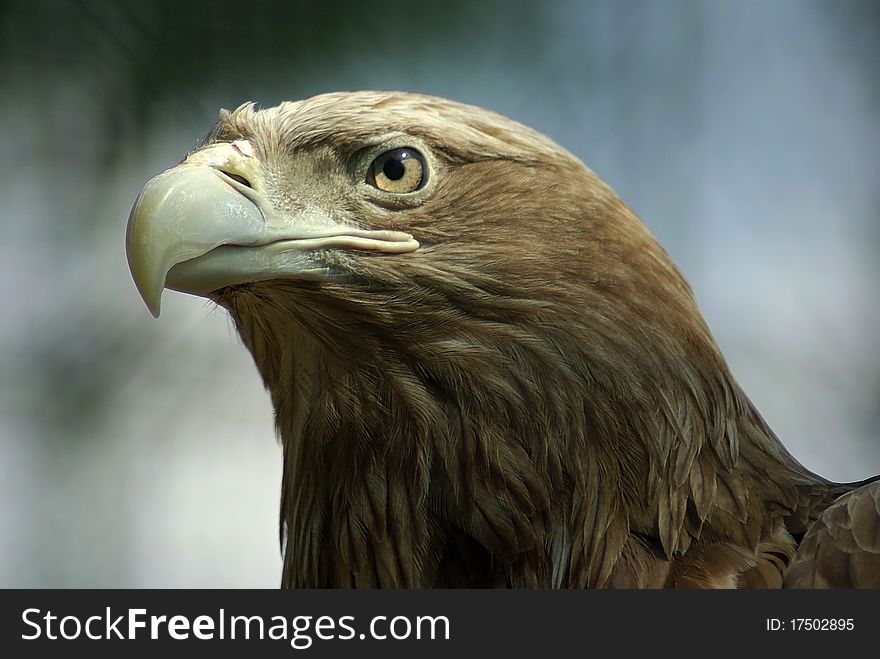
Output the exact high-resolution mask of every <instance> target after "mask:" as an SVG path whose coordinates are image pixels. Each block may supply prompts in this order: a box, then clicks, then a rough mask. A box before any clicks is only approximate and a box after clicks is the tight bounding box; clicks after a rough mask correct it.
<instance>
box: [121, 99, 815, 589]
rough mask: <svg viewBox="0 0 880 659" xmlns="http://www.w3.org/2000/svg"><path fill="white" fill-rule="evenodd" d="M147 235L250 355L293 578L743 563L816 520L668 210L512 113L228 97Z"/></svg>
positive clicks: (404, 581)
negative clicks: (654, 229)
mask: <svg viewBox="0 0 880 659" xmlns="http://www.w3.org/2000/svg"><path fill="white" fill-rule="evenodd" d="M127 252H128V259H129V264H130V267H131V271H132V274H133V277H134V280H135V282H136V284H137V287H138V290H139V291H140V293H141V295H142V297H143V298H144V300H145V302H146V303H147V306H148V307H149V309H150V310H151V311H152V312H153V314H154V315H158V313H159V305H160V300H161V296H162V292H163V289H164V288H171V289H175V290H178V291H183V292H186V293H191V294H195V295H200V296H203V297H206V298H209V299H211V300H213V301H215V302H216V303H218V304H219V305H221V306H223V307H224V308H226V309H227V310H228V311H229V312H230V315H231V316H232V318H233V320H234V322H235V324H236V327H237V329H238V331H239V333H240V335H241V337H242V339H243V341H244V343H245V345H246V346H247V348H248V349H249V350H250V351H251V353H252V355H253V357H254V360H255V362H256V364H257V366H258V369H259V371H260V373H261V375H262V378H263V380H264V382H265V384H266V386H267V388H268V390H269V392H270V394H271V397H272V401H273V405H274V407H275V411H276V422H277V426H278V430H279V434H280V436H281V439H282V443H283V445H284V454H285V457H284V461H285V464H284V481H283V492H282V515H281V517H282V525H281V526H282V540H283V542H284V547H285V549H284V552H285V576H284V583H285V584H286V585H291V586H304V585H312V586H340V585H342V586H350V585H366V586H377V585H394V586H401V585H406V586H429V585H512V586H516V585H522V586H559V585H572V586H605V585H624V586H625V585H668V584H676V585H683V584H703V585H705V584H714V585H718V584H721V585H729V584H734V583H736V581H737V579H741V578H742V575H743V574H745V573H746V572H747V571H748V570H752V569H757V568H756V566H759V565H762V563H761V560H762V559H761V558H760V557H761V555H762V554H761V552H762V551H764V552H765V553H766V552H767V551H770V550H767V547H771V549H772V551H773V552H776V553H775V554H774V556H784V557H790V555H791V553H792V547H793V540H792V539H791V536H790V535H789V531H791V532H792V533H797V532H802V530H803V529H802V527H803V526H804V524H805V523H806V521H807V520H808V519H809V518H810V516H811V515H813V513H812V510H813V509H812V508H810V507H809V506H808V505H806V504H804V501H808V500H809V501H812V500H813V499H815V496H818V495H815V496H814V494H815V493H814V490H815V489H816V488H819V490H821V486H820V485H817V483H819V481H818V480H817V477H814V476H813V475H812V474H810V473H809V472H807V471H806V470H805V469H803V468H802V467H801V466H800V465H798V464H797V463H796V462H795V461H794V460H793V459H792V458H791V457H790V456H789V455H788V454H787V452H786V451H785V450H784V449H783V448H782V446H781V445H780V444H779V442H778V440H776V438H775V436H774V435H773V434H772V432H771V431H770V430H769V428H767V426H766V424H764V422H763V421H762V420H761V418H760V416H759V415H758V414H757V412H756V411H755V410H754V408H753V407H752V405H751V403H749V401H748V399H747V398H746V397H745V396H744V395H743V394H742V392H741V390H740V389H739V387H738V386H737V385H736V383H735V381H734V380H733V379H732V378H731V376H730V374H729V372H728V369H727V366H726V364H725V362H724V360H723V358H722V357H721V354H720V352H719V351H718V349H717V347H716V345H715V343H714V341H713V340H712V337H711V334H710V333H709V330H708V328H707V326H706V324H705V322H704V321H703V319H702V316H701V315H700V313H699V310H698V309H697V306H696V303H695V301H694V297H693V294H692V292H691V289H690V287H689V286H688V284H687V282H686V281H685V280H684V278H683V277H682V276H681V274H680V273H679V271H678V270H677V269H676V267H675V266H674V265H673V264H672V262H671V260H670V259H669V257H668V256H667V254H666V253H665V252H664V251H663V249H662V248H661V247H660V246H659V245H658V243H657V241H656V240H655V239H654V237H653V236H652V235H651V233H650V232H649V231H648V229H647V228H646V227H645V226H644V224H642V222H641V221H640V220H639V219H638V218H637V217H636V216H635V215H634V214H633V213H632V212H631V211H630V209H629V208H627V206H626V205H625V204H624V203H623V202H622V201H621V200H620V199H619V198H618V197H617V196H616V195H615V194H614V192H613V191H612V190H611V189H610V188H609V187H608V186H607V185H606V184H605V183H603V182H602V181H601V180H600V179H599V178H598V177H597V176H596V175H595V174H594V173H593V172H592V171H590V170H589V169H588V168H587V167H585V166H584V165H583V164H582V163H581V162H580V161H579V160H578V159H577V158H575V157H574V156H573V155H572V154H570V153H568V152H567V151H566V150H564V149H563V148H561V147H560V146H558V145H557V144H555V143H554V142H553V141H552V140H550V139H548V138H547V137H545V136H543V135H541V134H539V133H537V132H535V131H533V130H531V129H529V128H527V127H525V126H523V125H521V124H518V123H516V122H514V121H511V120H509V119H507V118H504V117H502V116H500V115H498V114H495V113H492V112H489V111H486V110H483V109H479V108H476V107H472V106H468V105H463V104H460V103H455V102H452V101H448V100H444V99H440V98H434V97H429V96H422V95H416V94H408V93H378V92H358V93H337V94H326V95H322V96H317V97H314V98H310V99H307V100H304V101H299V102H291V103H283V104H281V105H279V106H277V107H274V108H269V109H262V110H258V109H256V108H255V106H254V105H253V104H245V105H242V106H241V107H239V108H238V109H237V110H235V111H233V112H226V111H224V112H222V113H221V116H220V119H219V121H218V123H217V124H216V125H215V126H214V128H213V129H212V130H211V131H210V133H209V134H208V136H207V137H206V138H205V139H204V141H203V142H202V144H201V145H200V146H198V147H197V148H196V149H194V150H193V151H192V152H190V153H189V154H188V155H187V156H186V158H185V159H184V160H183V162H182V163H180V164H179V165H177V166H176V167H173V168H172V169H169V170H168V171H166V172H164V173H162V174H159V175H158V176H156V177H155V178H153V179H152V180H151V181H149V182H148V183H147V184H146V186H145V187H144V188H143V190H142V191H141V193H140V196H139V197H138V199H137V201H136V203H135V205H134V207H133V209H132V211H131V215H130V218H129V224H128V233H127ZM811 488H813V489H811ZM816 491H818V490H816ZM758 492H760V496H759V495H758V494H757V493H758ZM805 492H806V494H805ZM811 497H812V498H811ZM805 510H806V512H804V511H805ZM786 524H788V526H786ZM762 543H763V544H762ZM762 547H763V548H764V549H762ZM768 560H769V559H768Z"/></svg>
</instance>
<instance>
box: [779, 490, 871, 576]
mask: <svg viewBox="0 0 880 659" xmlns="http://www.w3.org/2000/svg"><path fill="white" fill-rule="evenodd" d="M785 587H786V588H880V481H875V482H873V483H870V484H868V485H863V486H862V487H859V488H857V489H855V490H853V491H852V492H849V493H848V494H845V495H843V496H842V497H840V498H839V499H837V500H836V501H835V502H834V503H833V504H832V505H831V506H829V507H828V508H827V509H826V510H825V512H824V513H822V517H820V518H819V519H818V520H817V521H816V522H815V523H814V524H813V525H812V526H811V527H810V529H809V531H807V534H806V535H805V536H804V539H803V540H802V542H801V544H800V547H799V548H798V552H797V555H796V556H795V560H794V562H793V563H792V565H791V568H790V569H789V571H788V574H787V575H786V577H785Z"/></svg>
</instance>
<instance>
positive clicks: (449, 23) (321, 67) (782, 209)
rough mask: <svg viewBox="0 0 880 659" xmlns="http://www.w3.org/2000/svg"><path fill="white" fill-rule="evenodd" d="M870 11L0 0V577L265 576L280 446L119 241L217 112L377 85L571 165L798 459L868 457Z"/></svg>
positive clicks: (204, 335)
mask: <svg viewBox="0 0 880 659" xmlns="http://www.w3.org/2000/svg"><path fill="white" fill-rule="evenodd" d="M878 63H880V3H877V2H867V1H866V2H855V1H850V2H841V1H836V2H808V1H798V2H785V1H781V0H775V1H774V2H759V1H756V2H748V1H746V2H743V1H737V2H733V1H731V2H696V1H685V0H682V1H666V2H659V1H646V2H640V1H633V0H629V1H627V2H616V1H611V0H609V1H607V2H583V1H576V0H571V1H570V2H469V1H463V0H444V2H442V3H401V2H396V3H395V2H391V3H375V2H353V1H352V2H329V1H328V2H321V3H314V2H308V3H307V2H286V3H266V2H257V1H254V0H248V1H247V2H241V1H240V0H237V1H235V2H221V1H214V2H170V1H165V2H153V3H147V2H125V3H123V2H94V1H88V0H83V1H81V2H56V3H51V4H48V3H40V2H23V1H21V2H16V1H12V2H0V99H2V101H0V230H2V233H0V303H2V304H0V309H2V311H0V586H7V587H8V586H27V587H38V586H58V587H68V586H87V587H91V586H105V587H141V586H144V587H145V586H156V587H166V586H168V587H170V586H233V587H237V586H253V587H274V586H276V585H277V584H278V583H279V575H280V559H279V555H278V545H277V521H276V515H277V507H278V501H277V499H278V495H279V481H280V457H281V456H280V450H279V448H278V446H277V443H276V440H275V438H274V432H273V426H272V412H271V408H270V405H269V401H268V397H267V395H266V394H265V392H264V391H263V388H262V385H261V383H260V381H259V378H258V376H257V373H256V371H255V369H254V367H253V365H252V364H251V360H250V357H249V356H248V355H247V353H246V351H245V350H244V348H243V347H242V346H241V345H240V344H239V342H238V340H237V338H236V336H235V334H234V331H233V329H232V327H231V324H230V322H229V320H228V318H227V317H226V315H225V313H224V312H222V311H219V310H215V309H212V308H211V307H210V305H208V304H206V303H205V302H204V301H203V300H201V299H200V298H195V297H190V296H185V295H182V294H179V293H166V295H165V299H164V304H163V313H162V317H161V319H160V320H158V321H156V320H153V319H152V317H151V316H150V315H149V314H148V312H147V310H146V308H145V307H144V305H143V303H142V302H141V300H140V298H139V297H138V295H137V292H136V290H135V288H134V285H133V284H132V282H131V279H130V276H129V274H128V268H127V265H126V261H125V254H124V248H123V237H124V231H125V222H126V219H127V216H128V211H129V208H130V205H131V203H132V201H133V200H134V197H135V195H136V194H137V192H138V190H139V187H140V185H142V183H143V182H145V181H146V180H147V179H148V178H150V177H151V176H152V175H153V174H155V173H157V172H158V171H160V170H161V169H163V168H165V167H167V166H169V165H172V164H174V163H176V162H177V161H178V160H179V159H180V158H181V157H182V156H183V154H184V153H185V152H186V151H187V149H189V148H190V147H191V146H193V145H194V143H195V142H196V141H197V140H198V139H199V138H200V137H201V135H202V134H204V133H205V132H206V131H207V129H208V128H209V127H210V125H211V124H212V123H213V122H214V120H215V118H216V116H217V111H218V109H219V108H221V107H227V108H233V107H235V106H237V105H239V104H240V103H241V102H243V101H245V100H251V99H252V100H256V101H259V102H260V103H261V104H263V105H273V104H275V103H277V102H279V101H282V100H287V99H297V98H302V97H305V96H309V95H312V94H315V93H319V92H325V91H334V90H346V89H365V88H379V89H404V90H413V91H420V92H427V93H431V94H437V95H441V96H448V97H451V98H454V99H458V100H461V101H465V102H469V103H473V104H477V105H482V106H485V107H488V108H491V109H494V110H496V111H499V112H501V113H503V114H506V115H509V116H511V117H513V118H515V119H517V120H519V121H522V122H524V123H526V124H529V125H531V126H533V127H535V128H537V129H538V130H541V131H543V132H545V133H547V134H548V135H550V136H551V137H553V138H554V139H556V140H557V141H558V142H560V143H561V144H562V145H564V146H566V147H567V148H568V149H570V150H571V151H573V152H574V153H575V154H577V155H578V156H579V157H581V158H582V159H583V160H584V161H585V162H586V163H587V164H588V165H589V166H590V167H592V168H593V169H594V170H595V171H596V172H597V173H598V174H599V175H600V176H602V177H603V178H604V179H606V180H607V181H608V182H609V183H610V184H611V185H612V186H613V187H614V188H615V189H616V190H617V192H618V193H619V194H620V195H621V196H622V197H623V198H624V199H625V200H626V201H627V202H628V203H629V204H630V205H631V206H632V207H633V208H634V209H635V211H636V212H637V213H638V214H639V215H640V216H641V217H642V218H643V219H644V220H645V221H646V222H647V224H648V225H649V226H650V227H651V229H652V230H653V231H654V232H655V233H656V234H657V236H658V237H659V238H660V241H661V242H662V243H663V244H664V246H665V247H666V248H667V249H668V251H669V252H670V253H671V254H672V256H673V258H674V259H675V260H676V261H677V263H678V264H679V265H680V266H681V268H682V269H683V271H684V272H685V274H686V275H687V276H688V278H689V279H690V281H691V282H692V284H693V286H694V288H695V289H696V292H697V296H698V299H699V301H700V303H701V306H702V309H703V311H704V313H705V315H706V317H707V319H708V321H709V324H710V326H711V327H712V329H713V331H714V333H715V336H716V338H717V340H718V342H719V343H720V345H721V347H722V349H723V351H724V352H725V354H726V356H727V358H728V360H729V361H730V363H731V366H732V369H733V371H734V374H735V375H736V376H737V378H738V379H739V380H740V382H741V383H742V384H743V386H744V388H745V390H746V392H747V393H748V394H749V395H750V396H751V397H752V399H753V400H754V401H755V402H756V404H757V406H758V408H759V409H760V410H761V411H762V413H763V414H764V416H765V417H766V418H767V419H768V421H769V422H770V424H771V425H772V426H773V427H774V428H775V429H776V431H777V433H778V434H779V435H780V437H781V438H782V440H783V441H784V443H785V444H786V445H787V446H788V447H789V449H790V450H791V451H792V453H794V455H795V456H797V457H798V458H799V459H800V460H801V461H802V462H803V463H804V464H805V465H807V466H808V467H809V468H811V469H813V470H814V471H817V472H819V473H820V474H822V475H824V476H826V477H829V478H832V479H836V480H855V479H861V478H864V477H867V476H870V475H873V474H876V473H878V472H880V350H878V336H880V311H878V308H880V305H878V302H880V290H878V286H877V283H878V281H880V255H878V245H880V185H878V184H880V74H878Z"/></svg>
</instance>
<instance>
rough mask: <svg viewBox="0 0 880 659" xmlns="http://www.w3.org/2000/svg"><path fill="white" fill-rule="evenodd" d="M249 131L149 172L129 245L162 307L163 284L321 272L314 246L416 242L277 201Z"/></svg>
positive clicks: (154, 309) (141, 282)
mask: <svg viewBox="0 0 880 659" xmlns="http://www.w3.org/2000/svg"><path fill="white" fill-rule="evenodd" d="M262 183H263V181H262V170H261V167H260V164H259V161H258V160H257V158H256V157H255V156H254V150H253V147H252V146H251V145H250V144H249V143H248V142H246V141H244V140H239V141H236V142H232V143H223V144H215V145H211V146H209V147H206V148H204V149H201V150H199V151H196V152H195V153H193V154H191V155H190V156H189V157H188V158H187V159H186V160H185V161H184V162H183V163H181V164H180V165H178V166H177V167H174V168H172V169H169V170H167V171H165V172H163V173H161V174H159V175H158V176H156V177H155V178H153V179H151V180H150V181H148V182H147V184H146V185H145V186H144V187H143V189H142V190H141V193H140V195H138V198H137V200H136V201H135V203H134V206H133V207H132V209H131V213H130V214H129V218H128V228H127V231H126V253H127V256H128V265H129V268H130V270H131V275H132V278H133V279H134V282H135V285H136V286H137V289H138V291H139V292H140V294H141V297H142V298H143V300H144V302H145V303H146V305H147V308H148V309H149V310H150V312H151V313H152V314H153V316H155V317H158V316H159V310H160V304H161V300H162V292H163V290H164V289H165V288H171V289H174V290H178V291H182V292H185V293H191V294H193V295H200V296H203V297H209V296H210V294H211V293H213V292H214V291H217V290H219V289H221V288H225V287H227V286H234V285H237V284H243V283H248V282H254V281H264V280H268V279H290V278H296V279H316V280H318V279H321V278H322V277H323V276H326V271H327V266H326V265H323V264H322V263H321V262H319V261H318V260H316V259H315V258H314V256H313V254H314V251H315V250H319V249H329V248H341V249H349V250H365V251H375V252H384V253H388V254H402V253H406V252H412V251H415V250H416V249H418V247H419V244H418V242H416V240H414V239H413V237H412V236H411V235H409V234H407V233H403V232H400V231H370V230H364V229H358V228H354V227H349V226H343V225H340V224H339V223H338V222H336V221H335V220H334V219H333V218H332V217H331V216H328V215H326V214H323V213H318V212H311V213H305V212H304V213H300V214H297V215H296V216H295V217H294V216H291V215H289V214H285V213H281V212H278V211H276V210H275V209H274V208H273V206H272V204H271V203H270V201H269V199H268V198H267V196H266V195H265V193H264V192H263V190H264V187H263V185H262Z"/></svg>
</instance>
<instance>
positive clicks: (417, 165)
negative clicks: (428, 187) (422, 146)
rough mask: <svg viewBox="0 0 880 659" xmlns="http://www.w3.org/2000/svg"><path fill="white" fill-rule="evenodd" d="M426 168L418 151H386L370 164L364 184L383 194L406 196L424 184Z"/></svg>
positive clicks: (404, 148)
mask: <svg viewBox="0 0 880 659" xmlns="http://www.w3.org/2000/svg"><path fill="white" fill-rule="evenodd" d="M426 174H427V167H426V166H425V160H424V157H423V156H422V154H421V153H419V152H418V150H416V149H413V148H412V147H402V148H397V149H392V150H390V151H386V152H385V153H383V154H381V155H379V156H378V157H377V158H375V159H374V160H373V162H372V163H371V164H370V168H369V169H368V170H367V176H366V182H367V183H369V184H370V185H371V186H373V187H374V188H377V189H379V190H382V191H383V192H391V193H396V194H406V193H409V192H415V191H416V190H418V189H419V188H421V187H422V186H423V185H424V183H425V178H426Z"/></svg>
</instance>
